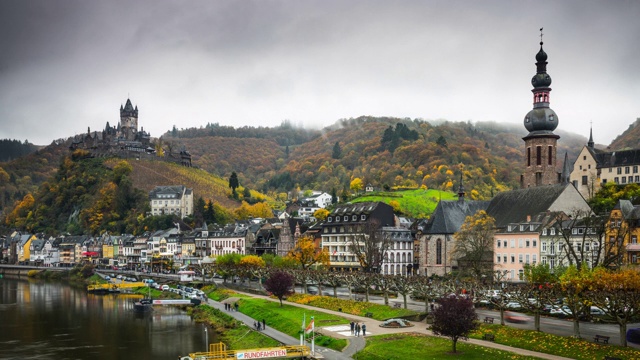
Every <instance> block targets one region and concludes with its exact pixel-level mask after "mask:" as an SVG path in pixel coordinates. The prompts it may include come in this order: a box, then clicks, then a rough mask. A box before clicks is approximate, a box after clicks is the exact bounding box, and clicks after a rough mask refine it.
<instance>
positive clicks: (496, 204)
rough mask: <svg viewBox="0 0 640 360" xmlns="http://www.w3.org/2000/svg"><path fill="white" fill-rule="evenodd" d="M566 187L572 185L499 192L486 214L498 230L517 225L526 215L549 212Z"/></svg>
mask: <svg viewBox="0 0 640 360" xmlns="http://www.w3.org/2000/svg"><path fill="white" fill-rule="evenodd" d="M567 186H573V185H570V184H567V185H562V184H555V185H546V186H537V187H531V188H527V189H519V190H512V191H505V192H501V193H499V194H498V195H496V196H495V197H494V198H493V199H492V200H491V203H490V204H489V207H488V208H487V213H488V214H489V215H490V216H491V217H493V218H494V219H495V220H496V227H498V228H501V227H505V226H507V225H508V224H510V223H519V222H521V221H524V220H526V218H527V215H531V216H534V215H536V214H539V213H541V212H545V211H547V210H549V208H551V205H553V203H554V202H555V201H556V200H557V199H558V197H559V196H560V195H561V194H562V193H563V192H564V190H565V189H566V187H567Z"/></svg>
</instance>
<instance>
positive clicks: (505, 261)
mask: <svg viewBox="0 0 640 360" xmlns="http://www.w3.org/2000/svg"><path fill="white" fill-rule="evenodd" d="M502 261H503V262H504V263H505V264H506V263H507V254H504V255H502Z"/></svg>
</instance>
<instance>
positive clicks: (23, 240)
mask: <svg viewBox="0 0 640 360" xmlns="http://www.w3.org/2000/svg"><path fill="white" fill-rule="evenodd" d="M35 238H36V236H35V235H29V234H27V235H20V240H19V241H18V244H17V249H16V250H17V253H18V263H23V262H29V260H30V259H31V241H33V239H35Z"/></svg>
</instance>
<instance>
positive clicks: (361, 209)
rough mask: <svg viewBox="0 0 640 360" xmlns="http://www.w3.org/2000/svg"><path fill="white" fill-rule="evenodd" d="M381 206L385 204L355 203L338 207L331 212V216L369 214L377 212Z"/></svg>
mask: <svg viewBox="0 0 640 360" xmlns="http://www.w3.org/2000/svg"><path fill="white" fill-rule="evenodd" d="M380 204H384V203H381V202H361V203H355V204H347V205H338V206H336V208H335V209H334V210H333V211H332V212H331V214H330V215H354V214H355V215H359V214H369V213H371V212H372V211H373V210H375V208H376V207H378V206H380ZM385 205H386V204H385ZM387 206H388V205H387Z"/></svg>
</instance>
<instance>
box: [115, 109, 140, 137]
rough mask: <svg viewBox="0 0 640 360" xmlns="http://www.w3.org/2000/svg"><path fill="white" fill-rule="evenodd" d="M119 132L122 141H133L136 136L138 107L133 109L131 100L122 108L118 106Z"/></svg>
mask: <svg viewBox="0 0 640 360" xmlns="http://www.w3.org/2000/svg"><path fill="white" fill-rule="evenodd" d="M119 125H120V131H121V136H122V138H123V139H125V140H128V141H133V140H135V139H136V135H137V134H138V107H137V106H136V107H135V109H134V108H133V104H131V100H129V99H127V103H126V104H125V105H124V107H122V105H120V124H119Z"/></svg>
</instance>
